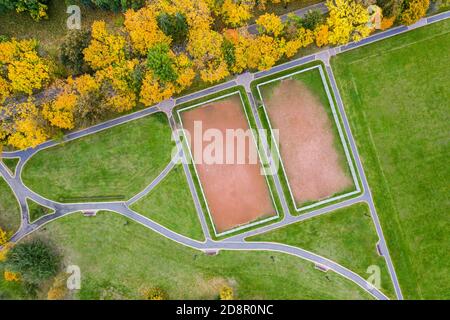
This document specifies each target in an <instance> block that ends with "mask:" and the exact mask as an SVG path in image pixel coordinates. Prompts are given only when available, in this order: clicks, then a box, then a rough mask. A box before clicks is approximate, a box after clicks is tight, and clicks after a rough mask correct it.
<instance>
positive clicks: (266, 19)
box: [256, 13, 284, 37]
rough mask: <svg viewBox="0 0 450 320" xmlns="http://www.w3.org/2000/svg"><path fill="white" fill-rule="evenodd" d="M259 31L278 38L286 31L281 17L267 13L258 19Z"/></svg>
mask: <svg viewBox="0 0 450 320" xmlns="http://www.w3.org/2000/svg"><path fill="white" fill-rule="evenodd" d="M256 24H257V25H258V31H259V32H260V33H264V34H267V35H270V36H274V37H278V36H280V35H281V33H282V32H283V29H284V25H283V22H281V19H280V17H278V16H277V15H275V14H273V13H266V14H263V15H262V16H260V17H259V18H258V19H256Z"/></svg>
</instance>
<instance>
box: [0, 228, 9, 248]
mask: <svg viewBox="0 0 450 320" xmlns="http://www.w3.org/2000/svg"><path fill="white" fill-rule="evenodd" d="M6 242H8V234H7V233H6V231H4V230H3V229H2V228H1V227H0V247H1V246H3V245H4V244H5V243H6Z"/></svg>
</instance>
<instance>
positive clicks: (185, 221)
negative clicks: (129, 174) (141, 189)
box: [131, 165, 204, 241]
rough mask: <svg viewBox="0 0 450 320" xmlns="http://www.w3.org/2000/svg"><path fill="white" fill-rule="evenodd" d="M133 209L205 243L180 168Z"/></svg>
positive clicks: (169, 174)
mask: <svg viewBox="0 0 450 320" xmlns="http://www.w3.org/2000/svg"><path fill="white" fill-rule="evenodd" d="M131 209H132V210H134V211H136V212H138V213H140V214H142V215H143V216H146V217H147V218H150V219H152V220H153V221H155V222H157V223H159V224H161V225H163V226H165V227H167V228H169V229H170V230H173V231H175V232H178V233H180V234H182V235H184V236H187V237H190V238H193V239H196V240H200V241H203V240H204V236H203V231H202V228H201V225H200V220H199V218H198V215H197V211H196V209H195V206H194V201H193V199H192V195H191V191H190V190H189V186H188V183H187V180H186V176H185V174H184V171H183V168H182V167H181V166H179V165H178V166H175V167H174V168H173V169H172V170H171V171H170V172H169V173H168V174H167V176H166V177H165V178H164V179H163V180H162V181H161V182H160V183H159V184H158V185H157V186H156V187H155V188H154V189H153V190H151V191H150V192H149V193H148V194H147V195H146V196H145V197H143V198H141V199H140V200H139V201H137V202H136V203H134V204H133V205H132V206H131Z"/></svg>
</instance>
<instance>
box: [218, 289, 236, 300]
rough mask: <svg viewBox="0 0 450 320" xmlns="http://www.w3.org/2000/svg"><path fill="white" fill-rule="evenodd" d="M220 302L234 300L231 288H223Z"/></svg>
mask: <svg viewBox="0 0 450 320" xmlns="http://www.w3.org/2000/svg"><path fill="white" fill-rule="evenodd" d="M219 298H220V300H233V298H234V295H233V289H232V288H231V287H229V286H223V287H222V288H221V289H220V293H219Z"/></svg>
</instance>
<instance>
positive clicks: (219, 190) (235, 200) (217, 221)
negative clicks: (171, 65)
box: [181, 95, 275, 233]
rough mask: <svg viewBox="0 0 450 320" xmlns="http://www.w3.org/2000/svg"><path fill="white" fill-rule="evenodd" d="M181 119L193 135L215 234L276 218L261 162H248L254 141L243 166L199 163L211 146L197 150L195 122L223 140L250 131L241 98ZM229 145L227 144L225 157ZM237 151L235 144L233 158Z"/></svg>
mask: <svg viewBox="0 0 450 320" xmlns="http://www.w3.org/2000/svg"><path fill="white" fill-rule="evenodd" d="M181 116H182V120H183V125H184V128H185V130H187V131H188V132H189V133H190V134H191V143H190V144H191V151H192V154H193V157H194V160H195V165H196V168H197V172H198V175H199V178H200V181H201V184H202V187H203V191H204V193H205V196H206V200H207V202H208V207H209V209H210V213H211V216H212V219H213V222H214V225H215V227H216V231H217V232H219V233H220V232H223V231H226V230H230V229H232V228H235V227H237V226H240V225H243V224H247V223H249V222H251V221H254V220H256V219H259V218H263V217H267V216H272V215H274V214H275V209H274V207H273V204H272V200H271V197H270V193H269V189H268V186H267V183H266V179H265V177H264V176H263V175H261V174H260V168H261V165H260V163H259V161H257V162H256V163H255V162H253V164H249V161H248V159H249V155H250V154H252V153H253V152H256V146H255V143H254V142H253V140H250V139H247V143H246V148H245V151H242V150H241V152H245V159H246V161H245V163H244V164H237V163H236V161H235V162H234V164H225V163H224V164H206V163H204V161H203V162H201V163H200V161H199V160H201V159H199V158H200V157H199V156H198V154H200V155H201V154H202V153H199V151H200V150H198V149H200V148H201V151H202V152H203V150H205V147H206V146H207V145H208V144H209V142H203V143H202V145H201V146H196V143H194V140H195V139H196V137H195V136H194V121H202V128H203V132H205V130H207V129H217V130H219V131H220V132H221V133H222V134H223V136H224V137H225V132H226V130H227V129H243V130H247V129H249V126H248V123H247V120H246V118H245V114H244V111H243V106H242V104H241V100H240V98H239V96H237V95H236V96H232V97H230V98H227V99H225V100H221V101H217V102H213V103H210V104H207V105H204V106H200V107H197V108H194V109H190V110H186V111H183V112H182V113H181ZM224 140H225V139H224ZM226 144H227V141H224V143H223V150H224V151H223V152H224V153H225V150H226V148H227V146H226ZM230 145H231V143H230ZM237 147H238V144H237V143H235V144H234V152H235V153H234V154H237V153H236V152H237ZM196 148H197V149H196ZM253 154H256V153H253Z"/></svg>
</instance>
